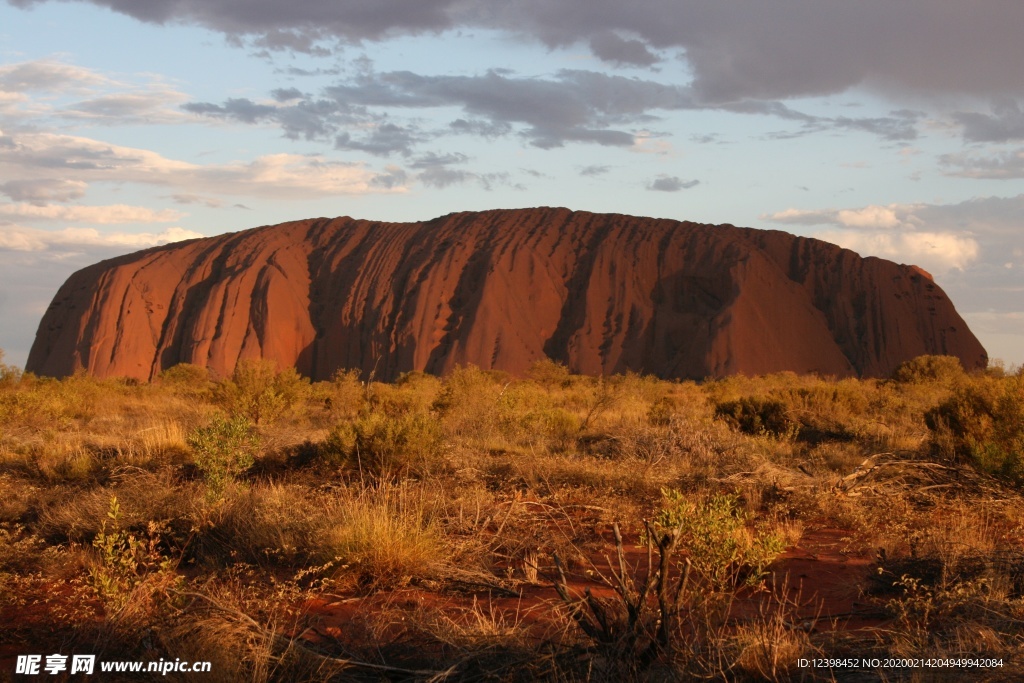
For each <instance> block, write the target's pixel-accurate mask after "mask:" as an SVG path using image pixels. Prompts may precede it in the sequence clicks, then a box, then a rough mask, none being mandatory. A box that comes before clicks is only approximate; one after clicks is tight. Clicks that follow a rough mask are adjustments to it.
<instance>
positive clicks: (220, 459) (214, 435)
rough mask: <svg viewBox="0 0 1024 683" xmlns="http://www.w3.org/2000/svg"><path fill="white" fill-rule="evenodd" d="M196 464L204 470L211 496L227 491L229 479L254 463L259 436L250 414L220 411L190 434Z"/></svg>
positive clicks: (217, 496) (216, 496) (217, 495)
mask: <svg viewBox="0 0 1024 683" xmlns="http://www.w3.org/2000/svg"><path fill="white" fill-rule="evenodd" d="M187 440H188V444H189V446H191V448H192V452H193V455H194V462H195V466H196V468H198V469H199V471H200V472H202V474H203V478H204V479H205V480H206V484H207V486H208V487H209V492H210V495H211V497H214V498H219V497H220V496H222V495H223V493H224V489H225V487H226V486H227V484H228V482H229V481H231V480H232V479H234V478H235V477H237V476H238V474H240V473H241V472H243V471H244V470H246V469H248V468H249V467H252V464H253V462H254V460H255V453H256V451H257V449H258V448H259V439H258V437H257V435H256V432H255V430H254V429H253V425H252V423H251V422H249V419H248V418H247V417H244V416H241V415H236V416H235V417H232V418H230V419H228V418H225V417H223V416H220V415H217V416H215V417H214V418H213V420H212V421H211V422H210V424H209V425H207V426H205V427H199V428H197V429H195V430H194V431H192V433H190V434H189V435H188V439H187Z"/></svg>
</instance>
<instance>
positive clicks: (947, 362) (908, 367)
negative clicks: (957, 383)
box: [892, 356, 964, 384]
mask: <svg viewBox="0 0 1024 683" xmlns="http://www.w3.org/2000/svg"><path fill="white" fill-rule="evenodd" d="M963 375H964V368H963V366H962V365H960V359H959V358H957V357H956V356H918V357H917V358H912V359H911V360H908V361H904V362H903V363H900V365H899V367H897V368H896V370H895V371H894V372H893V373H892V378H893V380H895V381H897V382H901V383H903V384H921V383H924V382H943V383H949V382H952V381H954V380H956V379H958V378H960V377H962V376H963Z"/></svg>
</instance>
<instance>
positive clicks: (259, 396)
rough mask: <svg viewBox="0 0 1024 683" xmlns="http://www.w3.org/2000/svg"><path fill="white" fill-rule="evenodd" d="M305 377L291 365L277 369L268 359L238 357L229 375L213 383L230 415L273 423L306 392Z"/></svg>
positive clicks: (256, 421)
mask: <svg viewBox="0 0 1024 683" xmlns="http://www.w3.org/2000/svg"><path fill="white" fill-rule="evenodd" d="M308 389H309V380H308V379H305V378H303V377H300V376H299V374H298V373H297V372H296V371H295V368H286V369H285V370H282V371H281V372H278V371H277V364H276V363H274V362H273V361H269V360H240V361H238V364H237V365H236V366H235V370H234V372H232V373H231V377H229V378H228V379H225V380H223V381H222V382H220V383H219V384H218V385H217V388H216V396H217V399H218V401H219V402H220V403H221V405H223V406H224V407H225V409H226V410H227V411H228V412H229V413H231V414H232V415H244V416H245V417H247V418H248V419H249V420H251V421H252V423H253V424H256V425H258V424H263V423H270V422H274V421H275V420H277V419H278V418H280V417H282V416H283V415H284V414H285V413H287V412H288V411H289V410H291V409H292V407H294V406H295V405H296V404H297V403H298V402H299V400H300V399H301V398H302V397H303V396H305V395H306V393H307V391H308Z"/></svg>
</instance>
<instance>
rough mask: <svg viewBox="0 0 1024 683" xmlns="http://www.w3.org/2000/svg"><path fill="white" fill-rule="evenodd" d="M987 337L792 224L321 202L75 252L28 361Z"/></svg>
mask: <svg viewBox="0 0 1024 683" xmlns="http://www.w3.org/2000/svg"><path fill="white" fill-rule="evenodd" d="M926 353H928V354H948V355H953V356H958V357H959V358H960V359H961V361H962V362H963V364H964V366H965V367H967V368H977V367H983V366H984V365H985V364H986V362H987V356H986V353H985V350H984V349H983V348H982V346H981V344H980V343H979V342H978V340H977V339H976V338H975V337H974V335H973V334H972V333H971V332H970V330H969V329H968V328H967V325H966V324H965V323H964V321H963V320H962V319H961V318H960V316H959V315H958V314H957V313H956V311H955V310H954V308H953V305H952V303H950V301H949V299H948V298H947V297H946V295H945V294H944V293H943V291H942V290H941V289H940V288H939V287H938V285H936V284H935V283H934V282H933V281H932V279H931V277H930V276H928V275H927V273H924V271H922V270H920V269H919V268H916V267H914V266H904V265H897V264H895V263H892V262H889V261H884V260H881V259H877V258H861V257H859V256H858V255H856V254H854V253H853V252H851V251H848V250H845V249H840V248H839V247H836V246H834V245H831V244H828V243H826V242H821V241H818V240H813V239H807V238H801V237H795V236H793V235H789V234H786V233H783V232H777V231H761V230H752V229H747V228H736V227H733V226H730V225H718V226H714V225H700V224H695V223H686V222H682V223H681V222H678V221H672V220H660V219H651V218H637V217H631V216H621V215H601V214H591V213H584V212H575V213H574V212H571V211H569V210H567V209H549V208H539V209H523V210H501V211H486V212H480V213H456V214H451V215H448V216H443V217H441V218H437V219H435V220H433V221H429V222H426V223H380V222H371V221H363V220H353V219H351V218H337V219H333V220H328V219H316V220H306V221H298V222H294V223H285V224H282V225H276V226H269V227H263V228H256V229H253V230H246V231H244V232H239V233H233V234H226V235H221V236H219V237H211V238H207V239H201V240H193V241H190V242H182V243H176V244H171V245H167V246H163V247H157V248H154V249H149V250H146V251H141V252H138V253H135V254H130V255H127V256H123V257H120V258H116V259H111V260H108V261H103V262H102V263H98V264H96V265H94V266H91V267H89V268H85V269H83V270H81V271H79V272H77V273H75V274H74V275H72V276H71V277H70V278H69V279H68V281H67V282H66V283H65V284H64V285H63V286H62V287H61V288H60V291H59V292H58V293H57V295H56V297H55V298H54V300H53V303H52V304H51V305H50V307H49V309H48V310H47V311H46V314H45V315H44V316H43V319H42V322H41V323H40V326H39V331H38V333H37V335H36V340H35V343H34V345H33V347H32V351H31V354H30V355H29V359H28V364H27V367H26V369H27V370H30V371H32V372H35V373H38V374H43V375H53V376H58V377H59V376H65V375H68V374H71V373H74V372H75V371H77V370H79V369H82V368H84V369H85V370H86V371H88V372H89V373H92V374H94V375H98V376H127V377H134V378H138V379H142V380H146V379H150V378H152V377H154V376H155V375H157V374H158V373H159V372H160V371H161V370H164V369H166V368H169V367H171V366H173V365H176V364H178V363H194V364H197V365H202V366H207V367H209V368H210V369H211V370H212V371H213V372H214V373H215V374H216V375H218V376H223V375H225V374H228V373H230V372H231V370H232V368H233V367H234V366H235V364H236V362H237V361H238V360H239V359H245V358H268V359H272V360H274V361H276V362H277V363H278V364H279V365H280V366H282V367H284V366H295V367H296V368H297V369H298V370H299V372H301V373H302V374H304V375H307V376H309V377H312V378H314V379H328V378H330V377H331V376H332V375H333V374H334V372H335V371H337V370H339V369H342V368H356V369H359V370H360V371H361V372H362V373H363V374H364V376H370V375H371V374H372V375H373V376H374V377H375V378H378V379H393V378H395V377H397V376H398V375H399V374H400V373H402V372H405V371H410V370H423V371H426V372H430V373H437V374H443V373H445V372H447V371H449V370H451V369H452V368H453V367H455V366H456V365H457V364H469V363H472V364H475V365H477V366H480V367H482V368H495V369H501V370H506V371H509V372H511V373H514V374H519V373H522V372H523V371H525V370H526V369H527V368H528V367H529V366H530V364H531V363H533V362H534V361H536V360H538V359H541V358H544V357H545V356H547V357H550V358H552V359H555V360H557V361H560V362H563V363H565V364H567V365H568V366H569V367H570V368H571V369H572V370H574V371H576V372H581V373H588V374H602V373H603V374H609V373H617V372H624V371H626V370H633V371H636V372H641V373H650V374H654V375H658V376H660V377H667V378H704V377H709V376H715V377H718V376H724V375H729V374H733V373H746V374H763V373H769V372H776V371H782V370H792V371H795V372H800V373H804V372H818V373H823V374H829V375H837V376H849V375H861V376H885V375H888V374H889V373H891V372H892V370H893V369H894V368H895V367H896V366H897V365H898V364H899V363H900V362H902V361H904V360H907V359H909V358H912V357H914V356H917V355H921V354H926Z"/></svg>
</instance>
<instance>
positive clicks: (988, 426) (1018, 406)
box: [925, 376, 1024, 485]
mask: <svg viewBox="0 0 1024 683" xmlns="http://www.w3.org/2000/svg"><path fill="white" fill-rule="evenodd" d="M925 423H926V424H927V425H928V428H929V429H930V430H932V442H933V444H934V445H935V446H936V448H937V449H938V450H939V451H940V452H943V451H944V453H943V454H944V455H947V456H953V457H956V458H958V459H961V460H967V461H970V462H973V463H974V465H975V466H976V467H978V468H979V469H980V470H982V471H983V472H987V473H989V474H992V475H995V476H998V477H1001V478H1003V479H1006V480H1008V481H1011V482H1013V483H1015V484H1018V485H1021V484H1024V377H1020V376H1018V377H1008V378H1005V379H1002V380H997V379H993V378H988V377H981V378H976V379H975V380H973V381H971V382H969V383H965V384H962V385H961V386H959V387H958V388H957V389H956V390H955V391H954V392H953V395H952V396H951V397H950V398H949V399H947V400H946V401H944V402H942V403H940V404H939V405H938V406H936V407H935V408H933V409H931V410H929V411H928V412H927V413H925Z"/></svg>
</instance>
